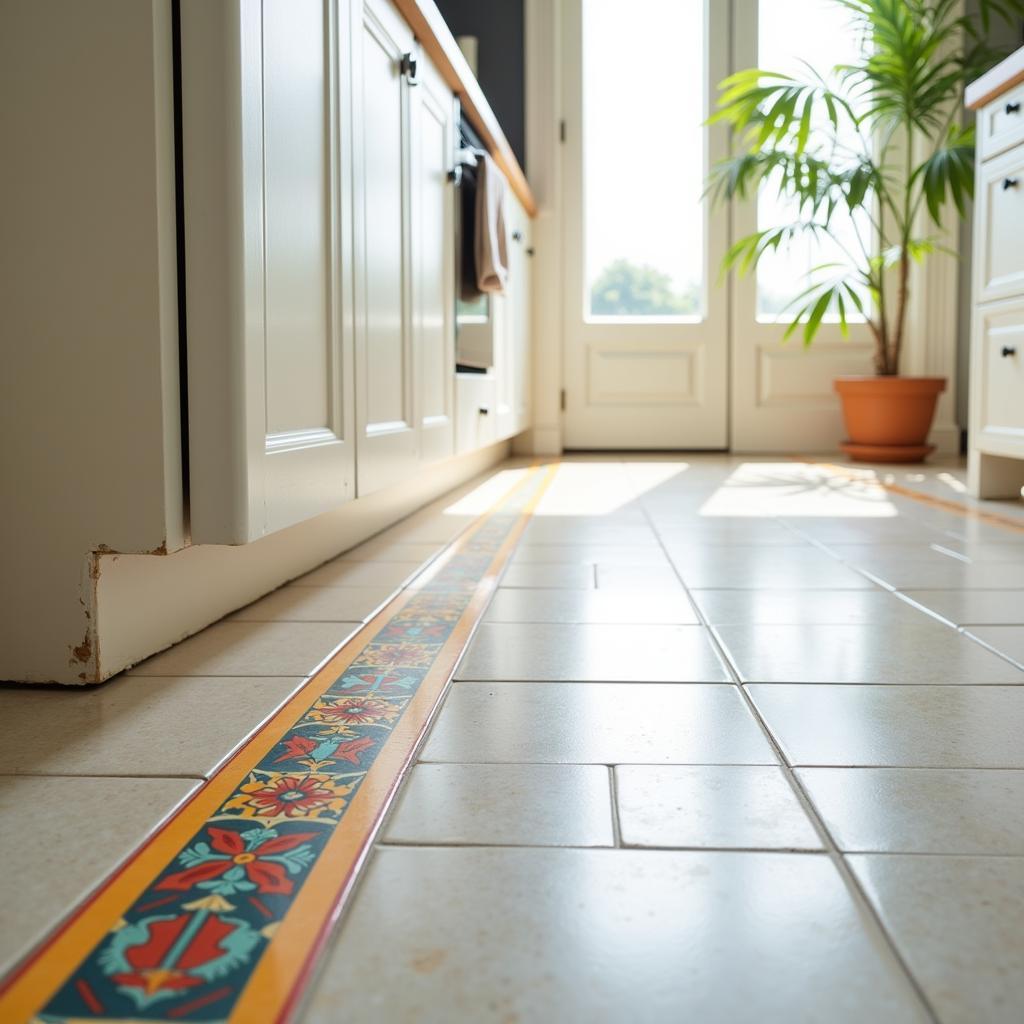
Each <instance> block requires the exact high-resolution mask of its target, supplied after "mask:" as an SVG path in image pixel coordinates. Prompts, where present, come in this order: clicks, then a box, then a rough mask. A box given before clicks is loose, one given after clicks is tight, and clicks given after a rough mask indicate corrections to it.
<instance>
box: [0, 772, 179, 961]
mask: <svg viewBox="0 0 1024 1024" xmlns="http://www.w3.org/2000/svg"><path fill="white" fill-rule="evenodd" d="M198 785H199V784H198V782H195V781H192V780H189V779H89V778H54V777H51V778H27V777H24V776H22V777H10V776H8V777H6V778H3V777H0V821H2V822H3V827H2V828H0V866H2V869H3V875H4V879H5V885H4V913H3V927H2V928H0V975H3V974H4V973H5V972H6V971H7V970H8V969H9V968H10V967H12V966H13V964H14V962H15V961H16V960H18V959H20V958H21V957H22V956H23V955H24V954H25V953H27V952H28V951H29V949H30V948H31V947H32V946H33V945H34V944H35V943H36V942H38V941H39V940H41V939H42V938H43V936H44V935H45V934H46V933H47V932H48V931H49V930H50V929H51V928H53V927H54V926H55V925H56V924H57V923H58V922H59V921H60V920H61V919H62V918H63V917H64V916H65V915H66V914H67V913H68V912H69V911H71V910H72V909H73V908H74V907H75V906H76V905H77V904H78V903H80V902H81V901H82V900H83V899H85V897H86V896H88V894H89V892H90V891H91V890H92V889H94V888H95V887H96V886H97V885H98V884H99V883H100V882H101V881H102V880H103V879H104V878H105V877H106V876H107V875H108V874H109V873H110V871H112V870H113V868H114V867H115V866H116V865H117V864H118V862H119V861H121V860H122V859H123V858H124V857H126V856H127V855H128V854H129V853H130V852H131V851H132V850H133V849H134V848H135V847H136V846H137V845H138V844H139V843H141V842H142V841H143V839H145V837H146V836H147V835H148V834H149V833H150V832H151V831H152V830H153V829H154V828H155V827H156V826H157V825H158V824H159V823H160V821H161V820H162V819H163V818H164V817H166V816H167V815H168V814H169V813H170V812H171V811H172V810H173V809H174V807H175V806H176V805H177V804H179V803H180V802H181V801H182V800H184V799H185V797H186V796H188V794H189V793H191V792H192V791H193V790H194V789H195V788H196V787H197V786H198Z"/></svg>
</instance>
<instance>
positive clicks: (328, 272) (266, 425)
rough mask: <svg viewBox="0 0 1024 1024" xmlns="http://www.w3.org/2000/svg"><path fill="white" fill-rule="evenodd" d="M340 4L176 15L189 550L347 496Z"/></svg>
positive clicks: (202, 3) (293, 1)
mask: <svg viewBox="0 0 1024 1024" xmlns="http://www.w3.org/2000/svg"><path fill="white" fill-rule="evenodd" d="M335 10H336V7H335V5H334V4H333V3H332V2H330V0H265V2H264V3H263V4H259V3H255V2H251V0H184V2H183V4H182V7H181V19H182V122H183V125H182V127H183V147H182V150H183V173H184V196H185V208H184V219H185V294H186V331H187V339H188V340H187V350H188V353H187V354H188V410H189V414H188V422H189V453H190V491H191V495H190V505H191V524H192V539H193V541H195V542H203V543H221V544H239V543H245V542H247V541H251V540H254V539H256V538H258V537H261V536H263V535H265V534H267V533H270V532H272V531H274V530H278V529H281V528H282V527H285V526H289V525H291V524H293V523H297V522H299V521H301V520H303V519H306V518H309V517H310V516H314V515H317V514H318V513H320V512H324V511H326V510H328V509H330V508H333V507H335V506H337V505H339V504H341V503H342V502H344V501H345V500H346V499H347V498H349V497H351V495H352V482H353V481H352V477H353V468H354V456H353V445H352V441H351V438H352V436H353V412H352V339H351V332H350V331H349V330H347V329H346V324H347V319H348V318H347V317H346V313H345V305H344V304H345V303H346V302H347V301H348V299H349V293H350V288H349V287H348V279H347V276H346V274H347V270H348V268H349V267H350V266H351V255H350V253H349V251H348V249H347V247H346V244H345V241H344V239H345V237H346V234H347V229H348V212H349V209H350V207H349V206H348V205H346V202H345V200H344V197H343V193H342V187H341V174H340V168H341V167H342V166H343V164H344V163H345V162H346V160H347V153H348V146H349V140H348V139H347V137H345V136H344V135H343V134H342V132H341V130H340V128H339V126H340V125H346V124H347V122H348V118H347V117H344V118H342V117H339V106H340V104H342V103H343V102H344V101H345V93H344V92H343V91H342V90H340V83H339V77H338V74H337V68H338V63H339V62H338V42H339V34H338V31H337V28H338V26H337V24H336V22H335V17H334V12H335ZM345 64H346V65H347V60H346V61H345Z"/></svg>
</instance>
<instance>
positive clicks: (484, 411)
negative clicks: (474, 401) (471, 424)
mask: <svg viewBox="0 0 1024 1024" xmlns="http://www.w3.org/2000/svg"><path fill="white" fill-rule="evenodd" d="M478 411H479V413H480V415H481V416H489V415H490V414H491V410H490V409H488V408H487V406H485V405H481V406H480V409H479V410H478Z"/></svg>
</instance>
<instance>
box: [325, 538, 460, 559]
mask: <svg viewBox="0 0 1024 1024" xmlns="http://www.w3.org/2000/svg"><path fill="white" fill-rule="evenodd" d="M443 549H444V544H442V543H440V542H438V541H419V542H413V541H408V542H407V541H401V540H391V539H380V538H374V539H372V540H368V541H367V542H366V543H365V544H360V545H359V546H358V547H356V548H353V549H352V550H351V551H346V552H345V553H344V554H343V555H342V556H341V557H340V559H339V560H340V561H342V562H426V561H428V560H429V559H431V558H433V557H434V556H435V555H436V554H437V553H438V552H439V551H442V550H443Z"/></svg>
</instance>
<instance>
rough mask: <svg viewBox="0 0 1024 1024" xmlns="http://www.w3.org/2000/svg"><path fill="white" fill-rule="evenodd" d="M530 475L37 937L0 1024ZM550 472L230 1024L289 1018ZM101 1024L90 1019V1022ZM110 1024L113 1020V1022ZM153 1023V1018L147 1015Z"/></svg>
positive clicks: (83, 945)
mask: <svg viewBox="0 0 1024 1024" xmlns="http://www.w3.org/2000/svg"><path fill="white" fill-rule="evenodd" d="M538 471H540V466H538V465H534V466H531V467H530V468H529V469H528V470H527V472H526V476H525V477H524V479H522V480H519V481H517V482H516V484H514V485H513V486H512V487H511V488H510V489H509V490H508V491H507V492H506V493H505V494H504V495H503V496H502V497H501V498H500V499H498V501H496V502H495V503H494V505H492V506H491V508H490V509H489V510H488V511H487V512H486V513H484V514H483V515H482V516H480V517H479V519H478V520H477V521H476V522H475V523H474V524H473V525H472V526H470V527H469V528H468V529H466V530H464V531H463V532H462V534H460V535H459V537H458V538H457V539H456V540H455V541H454V542H453V543H452V544H451V545H449V547H448V548H447V549H445V550H444V551H443V552H442V554H441V555H439V556H438V557H437V558H435V559H434V560H433V561H432V562H431V563H430V564H429V565H427V566H426V567H425V568H424V570H423V571H422V572H421V573H420V574H419V575H418V576H416V577H415V578H414V579H413V580H412V582H411V583H410V584H409V585H408V587H406V588H405V589H404V590H402V591H401V592H400V593H398V594H396V595H395V597H393V598H392V599H391V600H390V601H389V602H388V603H387V604H386V605H385V606H384V607H383V608H382V609H381V610H380V611H379V612H378V613H377V614H376V615H375V616H374V617H373V618H372V619H371V620H370V621H369V622H367V623H366V624H365V625H364V626H363V627H362V628H361V629H359V630H358V632H356V633H355V634H353V635H352V636H351V637H349V638H348V640H346V641H345V642H344V644H343V645H342V646H341V647H340V648H339V649H338V651H336V652H335V654H334V655H332V656H331V657H330V658H329V659H328V660H327V661H326V662H325V663H324V664H323V665H322V666H321V668H320V669H319V670H318V671H317V672H316V673H315V674H314V675H313V676H312V677H310V679H309V680H308V681H307V682H306V683H304V684H303V685H302V686H301V687H300V688H299V689H298V690H296V692H295V693H294V694H292V696H291V697H290V698H289V699H288V700H287V701H286V702H285V703H284V704H283V705H282V706H281V708H279V709H278V711H277V712H275V713H274V714H273V715H272V716H271V717H270V718H269V719H268V720H267V721H266V722H265V723H263V725H262V726H260V727H259V728H258V729H257V730H256V731H255V732H254V733H253V735H252V736H250V737H249V738H248V740H246V741H245V742H244V743H243V744H242V746H241V747H239V748H238V749H237V750H236V751H235V753H234V754H232V755H231V756H230V757H229V758H228V760H227V761H225V763H224V764H223V765H222V766H221V767H220V768H219V769H218V770H217V771H216V772H215V773H214V774H213V775H212V776H211V777H210V778H209V779H208V780H207V781H206V782H205V783H204V784H203V785H202V786H200V788H199V789H198V790H197V791H196V792H195V793H194V794H193V795H192V797H190V798H189V799H188V800H187V801H186V802H185V803H184V804H183V805H182V806H181V807H180V808H179V809H178V810H177V811H176V812H174V813H173V814H172V815H171V816H170V817H169V818H168V819H167V821H165V822H164V823H163V825H161V826H160V827H159V828H158V829H157V831H156V832H154V834H153V835H152V836H150V837H149V838H148V839H147V840H146V841H145V842H144V843H143V844H142V845H141V846H140V847H139V849H138V850H137V851H136V852H135V853H134V854H132V855H131V856H130V857H129V858H128V859H127V860H126V861H125V862H124V863H123V864H122V866H121V867H120V868H118V869H117V870H116V871H115V872H114V873H113V874H112V875H111V876H110V878H108V879H107V880H106V881H105V882H104V883H103V884H102V885H101V887H100V888H99V889H97V890H96V891H95V892H94V893H93V894H92V895H91V897H89V898H88V900H87V901H85V902H84V903H83V904H82V905H81V906H79V907H78V908H76V910H75V911H74V912H73V913H72V914H71V915H70V916H69V917H68V918H67V919H66V920H65V921H64V922H63V923H62V924H61V925H59V926H58V928H57V929H56V930H55V932H53V933H52V934H51V936H50V937H49V938H48V939H46V940H44V942H43V943H42V944H41V945H40V946H39V947H38V949H37V951H36V952H35V953H34V954H33V955H31V956H30V957H29V959H27V960H26V961H25V962H24V963H23V964H22V965H21V966H20V967H19V968H18V969H16V971H15V972H13V973H12V974H11V975H10V976H9V977H8V979H6V981H5V983H4V987H3V988H2V989H0V1020H3V1021H4V1022H7V1021H11V1022H14V1021H28V1020H32V1019H34V1015H35V1014H36V1013H37V1012H39V1011H40V1009H41V1008H42V1007H43V1006H45V1005H46V1004H47V1002H48V1001H49V1000H50V999H51V998H52V997H53V996H54V995H55V994H56V993H57V992H58V991H59V990H60V988H61V987H62V986H63V985H64V984H65V982H66V981H67V980H68V978H69V977H70V976H71V974H72V973H73V972H74V971H75V970H76V969H77V967H78V965H79V964H80V963H81V962H82V961H83V960H84V959H85V958H86V957H88V956H89V954H90V953H91V952H92V951H93V950H94V949H95V948H96V946H97V945H98V944H99V943H100V942H101V941H102V940H103V938H104V937H105V936H106V935H107V934H108V933H109V932H110V931H111V930H112V929H113V928H114V927H116V925H117V922H118V921H119V920H121V918H122V917H123V915H124V914H125V913H126V912H127V910H128V909H129V908H130V907H131V906H132V904H133V902H134V901H135V900H137V899H138V898H139V896H140V895H141V894H142V893H143V892H144V891H145V889H146V887H147V886H148V885H149V884H150V883H151V882H152V881H153V880H154V879H155V878H156V877H157V876H158V875H159V874H160V873H161V871H163V870H164V869H165V868H166V867H167V865H168V863H169V861H170V860H171V859H172V858H173V857H174V856H175V855H176V854H177V853H178V851H180V850H181V848H182V846H183V845H184V844H186V843H187V842H188V841H189V840H190V839H191V838H192V837H193V836H194V835H195V834H196V833H197V832H198V831H199V830H200V828H201V827H202V826H203V824H204V823H205V822H206V821H207V820H208V819H209V818H210V817H211V816H213V815H214V814H215V813H216V812H217V810H218V809H219V808H220V807H221V806H222V805H223V803H224V802H225V800H227V798H228V797H230V796H231V794H232V793H233V792H234V791H235V790H236V789H237V787H238V785H239V783H240V781H241V780H243V779H244V778H246V777H247V775H248V773H249V771H250V770H251V769H252V768H254V767H255V766H257V765H258V764H259V763H260V762H261V761H262V759H263V758H264V757H265V756H266V755H267V754H268V753H269V752H270V751H271V750H272V749H273V747H274V746H275V745H276V744H277V743H278V741H279V740H280V739H281V737H282V736H284V735H285V733H286V732H287V731H288V730H289V729H290V728H291V727H292V726H293V725H294V724H295V722H296V721H298V720H299V718H301V717H302V715H303V714H304V713H305V712H306V711H307V710H308V709H309V708H310V707H311V706H312V704H313V703H314V702H315V700H316V699H317V698H318V697H320V696H321V695H322V694H324V693H325V692H326V691H327V690H328V689H329V688H330V687H331V686H332V685H333V684H334V683H335V681H336V680H337V679H338V678H339V677H340V675H341V673H342V672H343V671H344V670H345V669H346V668H348V666H349V665H350V664H352V663H353V662H354V661H355V659H356V657H357V656H358V655H359V654H361V653H362V651H363V649H364V647H365V646H366V644H368V643H369V642H370V641H371V640H372V639H373V638H374V636H376V634H377V633H378V632H380V630H381V629H382V628H383V627H384V626H385V625H386V624H387V623H388V622H389V621H390V620H391V619H392V618H393V617H394V616H395V615H396V614H398V613H399V612H400V611H401V610H402V608H403V607H404V606H405V605H406V604H407V603H408V602H409V601H410V600H411V598H412V597H413V596H415V595H416V594H417V593H418V592H419V591H420V590H421V589H422V588H423V587H424V586H425V585H426V584H427V583H429V582H430V581H431V580H432V579H433V577H434V576H435V575H436V574H437V573H438V572H439V570H440V568H441V567H443V566H444V565H445V564H446V563H447V562H448V561H449V560H450V559H451V558H452V557H453V556H454V555H456V554H457V553H459V552H460V551H462V550H463V549H464V548H465V547H466V546H467V544H468V543H469V541H470V540H471V539H472V538H473V536H474V535H475V534H476V533H477V532H478V531H479V530H480V529H481V528H482V527H483V526H484V525H485V524H486V523H487V522H488V521H489V520H490V519H491V517H492V516H493V515H494V514H495V513H496V512H497V511H498V510H499V509H500V508H501V507H502V506H503V505H504V504H505V503H506V502H508V501H509V500H511V499H512V497H513V496H514V495H515V494H516V493H517V492H518V491H520V490H521V489H523V488H525V487H527V486H528V485H529V483H530V482H531V481H533V480H534V478H535V474H536V473H537V472H538ZM557 471H558V466H557V464H551V465H548V466H547V467H546V469H545V470H544V476H543V477H542V479H541V481H540V483H539V485H538V486H537V490H536V491H535V493H534V494H533V495H532V496H531V498H530V499H529V501H528V502H527V503H526V504H525V505H524V507H523V508H522V510H521V511H520V513H519V516H518V519H517V522H516V523H515V524H514V525H513V526H512V528H511V529H510V530H509V533H508V534H507V536H506V537H505V539H504V541H503V542H502V544H501V546H500V548H499V549H498V551H497V553H496V554H495V556H494V558H493V560H492V562H491V564H490V566H489V567H488V569H487V570H486V571H485V573H484V575H483V576H482V577H481V579H480V580H479V581H478V583H477V585H476V588H475V590H474V593H473V596H472V598H471V600H470V603H469V605H468V606H467V607H466V608H465V610H464V611H463V613H462V615H461V616H460V618H459V620H458V622H457V623H456V626H455V629H454V630H453V632H452V634H451V635H450V636H449V638H448V640H447V641H446V642H445V644H444V646H443V647H442V648H441V651H440V653H439V655H438V657H437V658H436V660H435V661H434V663H433V665H432V666H431V668H430V670H429V671H428V673H427V675H426V676H425V677H424V679H423V681H422V682H421V683H420V685H419V687H418V689H417V691H416V693H415V694H414V696H413V697H412V699H411V700H410V702H409V704H408V705H407V706H406V709H405V712H404V713H403V715H402V717H401V719H400V720H399V722H398V723H397V725H396V726H395V728H394V730H393V731H392V733H391V734H390V736H389V738H388V740H387V742H386V743H385V744H384V746H383V747H382V748H381V750H380V751H379V753H378V755H377V757H376V758H375V759H374V762H373V764H372V765H371V766H370V768H369V769H368V771H367V774H366V777H365V778H364V780H363V782H362V784H361V785H360V787H359V789H358V790H357V792H356V794H355V796H354V797H353V799H352V803H351V804H350V805H349V806H348V807H347V808H346V812H345V814H344V816H343V817H342V819H341V821H340V822H339V823H338V825H337V826H336V827H335V829H334V831H333V833H332V835H331V837H330V839H329V840H328V842H327V844H326V845H325V847H324V849H323V851H322V852H321V854H320V856H319V857H318V859H317V862H316V864H315V865H314V867H313V869H312V870H311V871H310V874H309V876H308V877H307V879H306V881H305V883H304V885H303V887H302V889H301V890H300V892H299V894H298V895H297V897H296V899H295V901H294V902H293V903H292V905H291V906H290V907H289V908H288V911H287V913H286V914H285V916H284V918H283V919H282V921H281V922H280V925H279V927H278V929H277V931H276V933H275V935H274V937H273V939H272V940H271V941H270V942H269V943H268V946H267V949H266V950H265V952H264V953H263V955H262V957H261V959H260V961H259V963H258V965H257V967H256V968H255V970H254V971H253V973H252V975H251V977H250V978H249V981H248V983H247V984H246V986H245V988H244V989H243V990H242V992H241V994H240V996H239V998H238V1000H237V1001H236V1003H235V1005H234V1008H233V1010H232V1012H231V1014H230V1016H229V1017H228V1019H229V1020H230V1021H232V1022H236V1021H254V1022H255V1021H258V1022H264V1021H267V1020H281V1019H284V1018H285V1017H287V1016H288V1015H289V1014H290V1013H291V1012H292V1010H293V1009H294V1007H295V1005H296V1003H297V1000H298V996H299V995H300V994H301V993H300V992H299V989H300V987H301V985H302V984H303V983H304V982H305V981H307V980H308V978H309V975H310V973H311V969H312V966H313V962H314V960H315V958H316V956H317V955H318V954H319V952H320V951H321V950H322V948H323V945H324V943H325V942H326V940H327V938H328V937H329V934H330V931H331V928H332V927H333V925H334V924H335V923H336V922H337V920H338V919H339V917H340V914H341V911H342V903H343V901H344V900H345V898H346V897H347V896H348V894H349V893H350V892H351V890H352V887H353V883H354V881H355V877H356V874H357V872H358V870H359V868H360V866H361V865H362V863H363V861H364V859H365V856H366V853H367V851H368V849H369V846H370V844H371V843H372V841H373V839H374V837H375V835H376V833H377V830H378V829H379V827H380V823H381V821H382V819H383V816H384V814H385V812H386V811H387V808H388V805H389V804H390V802H391V799H392V797H393V795H394V793H395V791H396V789H397V788H398V785H399V783H400V782H401V779H402V777H403V776H404V774H405V772H406V771H407V770H408V767H409V765H410V764H411V762H412V758H413V755H414V753H415V751H416V749H417V747H418V745H419V743H420V742H421V740H422V738H423V736H424V735H425V733H426V730H427V727H428V726H429V724H430V721H431V719H432V717H433V714H434V712H435V711H436V709H437V706H438V704H439V703H440V700H441V698H442V697H443V696H444V693H445V691H446V689H447V686H448V684H449V682H450V680H451V677H452V675H453V674H454V670H455V666H456V664H457V663H458V661H459V658H460V657H461V656H462V654H463V652H464V650H465V648H466V646H467V645H468V643H469V641H470V639H471V638H472V635H473V632H474V631H475V629H476V627H477V625H478V624H479V621H480V619H481V618H482V616H483V613H484V611H485V610H486V608H487V605H488V603H489V602H490V599H491V597H492V595H493V593H494V590H495V589H496V588H497V583H498V579H499V577H500V575H501V572H502V571H503V569H504V568H505V565H506V564H507V563H508V560H509V558H510V556H511V554H512V552H513V550H514V548H515V546H516V544H517V543H518V541H519V538H520V537H521V535H522V532H523V530H524V529H525V527H526V523H527V521H528V520H529V518H530V516H531V515H532V512H533V510H534V508H535V507H536V504H537V502H538V501H539V500H540V498H541V496H542V495H543V493H544V492H545V490H546V489H547V487H548V486H549V485H550V483H551V480H552V479H553V477H554V475H555V474H556V473H557ZM98 1019H102V1018H91V1019H90V1024H97V1020H98ZM119 1019H120V1018H119ZM156 1019H159V1018H156Z"/></svg>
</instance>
